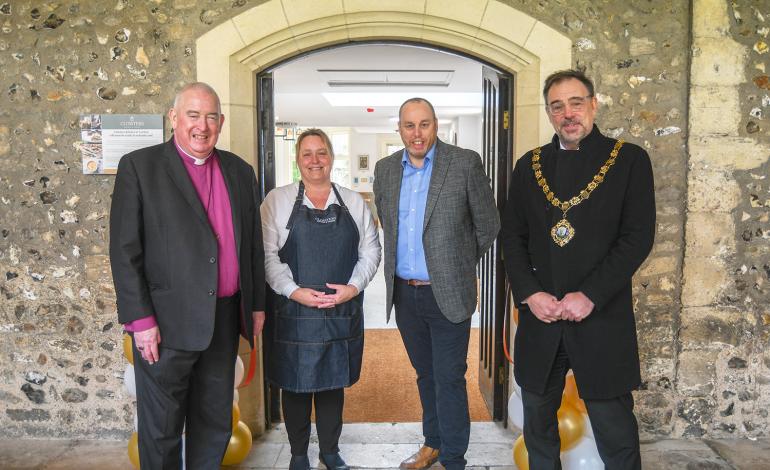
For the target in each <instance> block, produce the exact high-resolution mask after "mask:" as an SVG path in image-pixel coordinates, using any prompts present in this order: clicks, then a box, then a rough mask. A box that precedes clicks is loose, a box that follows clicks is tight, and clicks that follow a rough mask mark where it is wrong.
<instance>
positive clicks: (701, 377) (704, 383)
mask: <svg viewBox="0 0 770 470" xmlns="http://www.w3.org/2000/svg"><path fill="white" fill-rule="evenodd" d="M718 355H719V352H718V351H700V350H696V351H682V352H681V353H680V354H679V370H678V372H677V387H676V388H677V391H678V392H679V393H681V394H683V395H686V396H690V397H704V396H708V395H709V394H711V392H712V391H714V382H715V380H716V364H715V362H716V359H717V356H718Z"/></svg>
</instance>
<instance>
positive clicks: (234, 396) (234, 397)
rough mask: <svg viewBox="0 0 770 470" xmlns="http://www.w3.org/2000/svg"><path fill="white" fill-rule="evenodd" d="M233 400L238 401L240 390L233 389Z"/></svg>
mask: <svg viewBox="0 0 770 470" xmlns="http://www.w3.org/2000/svg"><path fill="white" fill-rule="evenodd" d="M233 401H234V402H236V403H238V390H233Z"/></svg>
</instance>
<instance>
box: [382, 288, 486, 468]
mask: <svg viewBox="0 0 770 470" xmlns="http://www.w3.org/2000/svg"><path fill="white" fill-rule="evenodd" d="M394 287H395V289H394V299H393V300H394V304H395V307H396V324H397V325H398V331H399V332H400V333H401V338H402V339H403V340H404V346H405V347H406V352H407V354H408V355H409V360H410V361H411V363H412V367H414V370H415V371H416V372H417V388H418V390H419V392H420V402H421V403H422V432H423V435H424V436H425V445H427V446H429V447H432V448H434V449H439V460H440V461H441V463H442V464H443V465H444V467H445V468H447V469H448V470H455V469H463V468H465V463H466V462H465V452H466V451H467V450H468V439H469V436H470V430H471V422H470V415H469V413H468V392H467V389H466V387H465V372H466V370H467V369H468V363H467V360H468V340H469V339H470V331H471V321H470V319H468V320H466V321H464V322H461V323H452V322H450V321H449V320H447V318H446V317H445V316H444V315H443V314H442V313H441V310H440V309H439V307H438V305H437V304H436V298H435V297H434V296H433V291H432V289H431V287H430V286H409V285H406V284H404V283H401V282H398V280H397V281H396V284H395V286H394Z"/></svg>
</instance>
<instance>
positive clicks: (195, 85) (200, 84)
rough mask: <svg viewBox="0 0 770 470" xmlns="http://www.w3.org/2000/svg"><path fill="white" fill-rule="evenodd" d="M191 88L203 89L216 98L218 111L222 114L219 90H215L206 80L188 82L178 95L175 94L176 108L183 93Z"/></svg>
mask: <svg viewBox="0 0 770 470" xmlns="http://www.w3.org/2000/svg"><path fill="white" fill-rule="evenodd" d="M190 90H199V91H203V92H204V93H206V94H209V95H211V96H213V97H214V98H216V100H217V113H218V114H222V105H221V104H220V102H219V95H217V92H216V91H214V89H213V88H212V87H211V85H209V84H208V83H204V82H193V83H188V84H187V85H185V86H183V87H182V89H181V90H179V91H178V92H177V93H176V95H175V96H174V109H176V108H177V107H178V106H179V101H180V100H181V97H182V94H184V93H185V92H187V91H190Z"/></svg>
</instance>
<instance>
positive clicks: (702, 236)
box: [685, 212, 735, 257]
mask: <svg viewBox="0 0 770 470" xmlns="http://www.w3.org/2000/svg"><path fill="white" fill-rule="evenodd" d="M686 232H687V239H686V241H685V243H686V250H687V256H688V257H689V256H695V257H709V256H720V255H730V254H733V253H734V252H735V224H734V223H733V216H732V214H730V213H725V212H691V213H689V214H688V215H687V228H686Z"/></svg>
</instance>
